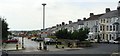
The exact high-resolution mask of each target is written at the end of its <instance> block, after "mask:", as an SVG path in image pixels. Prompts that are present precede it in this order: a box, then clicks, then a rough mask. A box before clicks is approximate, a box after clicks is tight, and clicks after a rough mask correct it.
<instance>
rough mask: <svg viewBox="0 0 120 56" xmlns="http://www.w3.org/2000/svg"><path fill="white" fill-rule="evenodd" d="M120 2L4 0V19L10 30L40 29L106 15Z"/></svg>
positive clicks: (1, 5)
mask: <svg viewBox="0 0 120 56" xmlns="http://www.w3.org/2000/svg"><path fill="white" fill-rule="evenodd" d="M118 1H119V0H0V17H1V18H4V19H6V21H7V23H8V25H9V26H8V27H9V28H10V29H9V30H10V31H11V30H40V29H42V28H43V17H42V16H43V12H42V11H43V6H42V3H46V4H47V5H46V6H45V11H46V12H45V28H48V27H52V26H55V25H56V24H61V23H62V22H65V23H66V24H68V21H70V20H71V21H73V22H76V21H77V19H83V18H84V17H86V18H88V17H89V13H94V14H101V13H105V8H110V9H111V10H116V9H117V6H118Z"/></svg>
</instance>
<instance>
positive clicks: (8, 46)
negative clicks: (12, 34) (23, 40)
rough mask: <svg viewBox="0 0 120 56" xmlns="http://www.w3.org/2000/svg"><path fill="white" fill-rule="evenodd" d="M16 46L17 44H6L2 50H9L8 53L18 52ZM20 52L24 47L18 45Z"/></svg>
mask: <svg viewBox="0 0 120 56" xmlns="http://www.w3.org/2000/svg"><path fill="white" fill-rule="evenodd" d="M16 44H17V43H8V44H5V47H3V48H2V50H7V51H16V50H17V49H16ZM18 50H22V46H21V45H18Z"/></svg>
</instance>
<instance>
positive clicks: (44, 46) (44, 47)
mask: <svg viewBox="0 0 120 56" xmlns="http://www.w3.org/2000/svg"><path fill="white" fill-rule="evenodd" d="M42 5H43V33H44V32H45V5H46V3H43V4H42ZM43 39H45V37H43ZM43 49H44V50H46V49H47V47H46V45H45V41H44V40H43Z"/></svg>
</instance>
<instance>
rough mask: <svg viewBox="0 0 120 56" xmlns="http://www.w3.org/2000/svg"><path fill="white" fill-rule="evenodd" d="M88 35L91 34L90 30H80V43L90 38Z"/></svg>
mask: <svg viewBox="0 0 120 56" xmlns="http://www.w3.org/2000/svg"><path fill="white" fill-rule="evenodd" d="M88 33H89V29H88V28H84V29H83V28H81V29H79V32H78V38H77V39H78V40H80V41H84V40H85V39H87V38H88V36H87V35H88Z"/></svg>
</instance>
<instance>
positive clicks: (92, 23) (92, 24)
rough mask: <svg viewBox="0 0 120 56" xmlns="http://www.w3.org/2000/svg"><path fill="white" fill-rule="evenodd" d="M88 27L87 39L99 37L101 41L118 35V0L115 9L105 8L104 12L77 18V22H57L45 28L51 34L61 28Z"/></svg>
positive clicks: (119, 35) (75, 28)
mask: <svg viewBox="0 0 120 56" xmlns="http://www.w3.org/2000/svg"><path fill="white" fill-rule="evenodd" d="M85 27H88V28H89V31H90V32H89V35H88V39H97V38H98V36H99V37H100V39H101V41H104V42H106V41H108V40H115V39H116V38H118V37H120V1H119V2H118V6H117V9H116V10H112V11H111V10H110V8H106V9H105V13H102V14H97V15H94V13H90V17H89V18H83V20H81V19H78V20H77V22H72V21H69V24H65V23H64V22H62V24H57V25H56V26H53V27H50V28H46V31H47V32H48V34H49V35H53V34H54V33H55V32H56V31H58V30H61V29H68V31H72V32H73V31H74V30H78V29H80V28H85Z"/></svg>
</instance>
